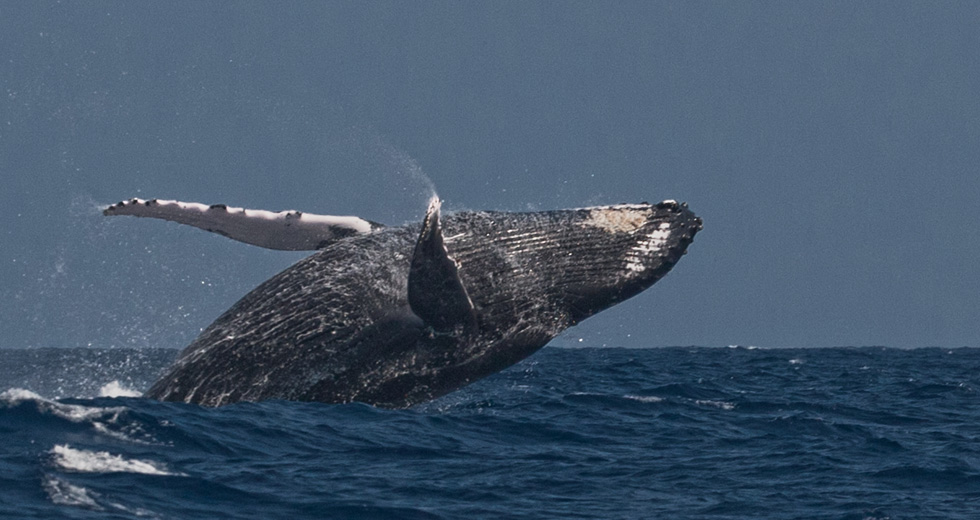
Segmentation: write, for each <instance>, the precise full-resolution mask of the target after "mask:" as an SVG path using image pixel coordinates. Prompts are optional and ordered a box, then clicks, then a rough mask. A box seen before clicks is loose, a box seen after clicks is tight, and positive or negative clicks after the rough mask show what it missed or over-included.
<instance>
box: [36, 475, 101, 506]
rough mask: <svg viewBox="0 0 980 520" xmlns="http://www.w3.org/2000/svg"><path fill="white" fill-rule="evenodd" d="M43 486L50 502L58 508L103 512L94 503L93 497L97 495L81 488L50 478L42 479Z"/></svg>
mask: <svg viewBox="0 0 980 520" xmlns="http://www.w3.org/2000/svg"><path fill="white" fill-rule="evenodd" d="M43 486H44V491H45V492H46V493H47V494H48V498H49V499H51V502H52V503H54V504H57V505H59V506H75V507H87V508H90V509H95V510H97V511H104V510H105V509H104V508H103V507H102V506H100V505H99V503H98V502H96V501H95V497H97V496H99V495H98V494H97V493H95V492H93V491H89V490H88V489H86V488H84V487H82V486H76V485H74V484H71V483H68V482H65V481H64V480H61V479H59V478H57V477H52V476H46V477H45V478H44V483H43Z"/></svg>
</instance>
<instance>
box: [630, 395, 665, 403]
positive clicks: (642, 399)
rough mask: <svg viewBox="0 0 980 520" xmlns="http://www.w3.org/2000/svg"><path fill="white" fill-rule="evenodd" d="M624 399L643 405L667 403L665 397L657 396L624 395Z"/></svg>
mask: <svg viewBox="0 0 980 520" xmlns="http://www.w3.org/2000/svg"><path fill="white" fill-rule="evenodd" d="M623 397H624V398H626V399H632V400H634V401H639V402H641V403H662V402H664V401H665V399H664V398H663V397H657V396H655V395H624V396H623Z"/></svg>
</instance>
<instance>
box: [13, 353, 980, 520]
mask: <svg viewBox="0 0 980 520" xmlns="http://www.w3.org/2000/svg"><path fill="white" fill-rule="evenodd" d="M175 355H176V352H175V351H173V350H146V349H144V350H127V349H112V350H99V349H29V350H14V349H6V350H0V391H3V390H5V391H3V393H2V394H0V517H3V518H100V519H101V518H176V519H187V518H209V519H210V518H344V519H347V518H379V519H381V518H384V519H398V518H407V519H442V518H445V519H450V518H467V519H472V518H527V519H537V518H542V519H543V518H555V519H559V518H560V519H567V518H601V519H620V518H621V519H627V518H629V519H633V518H636V519H646V518H667V519H671V518H704V519H725V518H738V519H743V518H772V519H794V518H798V519H855V520H860V519H878V520H882V519H931V518H935V519H976V518H980V394H978V389H980V349H968V348H961V349H952V350H950V349H939V348H923V349H915V350H897V349H888V348H833V349H750V348H662V349H660V348H658V349H652V348H651V349H617V348H601V349H598V348H586V349H572V348H557V347H549V348H545V349H543V350H542V351H540V352H538V353H537V354H535V355H534V356H532V357H531V358H529V359H527V360H525V361H524V362H522V363H520V364H518V365H516V366H514V367H512V368H511V369H509V370H506V371H504V372H502V373H500V374H497V375H495V376H493V377H490V378H487V379H485V380H483V381H480V382H478V383H476V384H474V385H472V386H469V387H467V388H464V389H462V390H461V391H458V392H456V393H454V394H451V395H449V396H446V397H444V398H442V399H439V400H437V401H435V402H432V403H428V404H425V405H422V406H418V407H416V408H413V409H409V410H399V411H391V410H381V409H376V408H372V407H370V406H365V405H360V404H351V405H324V404H317V403H295V402H280V401H276V402H265V403H261V404H236V405H231V406H227V407H223V408H218V409H208V408H201V407H198V406H196V405H185V404H173V403H161V402H155V401H150V400H144V399H141V398H139V397H104V396H100V395H115V396H119V395H125V394H136V393H138V392H139V391H141V390H144V389H145V388H147V387H148V386H149V384H150V383H151V382H152V380H153V379H154V378H155V377H156V375H157V374H159V373H160V371H161V370H163V369H164V368H165V367H166V366H167V365H168V364H169V363H170V362H171V361H172V360H173V358H174V357H175Z"/></svg>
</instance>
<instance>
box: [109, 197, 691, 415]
mask: <svg viewBox="0 0 980 520" xmlns="http://www.w3.org/2000/svg"><path fill="white" fill-rule="evenodd" d="M103 213H104V214H105V215H133V216H137V217H154V218H159V219H164V220H171V221H176V222H180V223H183V224H188V225H191V226H195V227H198V228H201V229H205V230H207V231H212V232H216V233H219V234H222V235H224V236H227V237H229V238H232V239H235V240H239V241H242V242H247V243H250V244H254V245H258V246H261V247H267V248H272V249H284V250H317V252H316V253H315V254H312V255H311V256H309V257H306V258H304V259H303V260H300V261H299V262H297V263H296V264H294V265H293V266H292V267H289V268H287V269H286V270H284V271H283V272H281V273H279V274H277V275H275V276H273V277H272V278H270V279H269V280H267V281H265V282H264V283H262V284H261V285H259V286H258V287H256V288H255V289H254V290H252V291H251V292H250V293H248V294H247V295H245V296H244V297H243V298H242V299H241V300H239V301H238V302H237V303H235V305H233V306H232V307H231V308H230V309H228V310H227V311H226V312H225V313H224V314H222V315H221V316H220V317H219V318H218V319H217V320H215V321H214V323H212V324H211V325H210V326H209V327H208V328H207V329H205V330H204V331H203V332H202V333H201V335H200V336H199V337H198V338H197V339H196V340H194V342H193V343H191V344H190V345H189V346H187V348H186V349H184V351H183V352H182V353H181V354H180V356H179V357H178V359H177V361H176V362H175V363H174V365H173V366H172V367H171V368H170V369H169V371H168V372H167V373H166V374H164V375H163V377H162V378H161V379H160V380H159V381H157V382H156V383H155V384H154V385H153V386H152V387H151V388H150V389H149V390H148V391H147V392H146V394H145V396H146V397H150V398H155V399H162V400H167V401H183V402H188V403H198V404H201V405H207V406H219V405H225V404H229V403H235V402H239V401H261V400H266V399H287V400H300V401H321V402H326V403H347V402H352V401H358V402H364V403H368V404H372V405H375V406H379V407H386V408H403V407H408V406H412V405H414V404H417V403H421V402H424V401H428V400H430V399H434V398H436V397H439V396H441V395H444V394H447V393H449V392H452V391H453V390H456V389H458V388H460V387H462V386H465V385H467V384H469V383H472V382H474V381H476V380H478V379H480V378H482V377H485V376H488V375H490V374H493V373H495V372H498V371H500V370H502V369H504V368H506V367H508V366H510V365H513V364H514V363H517V362H518V361H520V360H522V359H524V358H525V357H527V356H529V355H530V354H532V353H533V352H535V351H536V350H538V349H540V348H541V347H543V346H544V345H545V344H547V343H548V342H549V341H550V340H551V339H552V338H554V337H555V336H556V335H558V334H559V333H560V332H561V331H563V330H565V329H566V328H568V327H570V326H572V325H575V324H576V323H578V322H580V321H581V320H583V319H585V318H587V317H589V316H591V315H593V314H595V313H597V312H599V311H601V310H603V309H606V308H608V307H610V306H612V305H614V304H616V303H619V302H621V301H623V300H625V299H627V298H630V297H632V296H634V295H636V294H638V293H639V292H641V291H643V290H644V289H646V288H648V287H650V286H651V285H653V283H654V282H656V281H657V280H659V279H660V278H661V277H663V276H664V275H665V274H666V273H667V271H669V270H670V269H671V267H673V266H674V264H675V263H676V262H677V261H678V260H680V258H681V256H682V255H683V254H684V253H685V252H686V249H687V246H688V245H689V244H690V243H691V241H692V239H693V238H694V235H695V234H696V233H697V232H698V231H699V230H700V229H701V219H700V218H698V217H696V216H695V215H694V214H693V213H692V212H691V211H690V210H688V209H687V205H686V204H678V203H677V202H675V201H672V200H667V201H664V202H661V203H659V204H648V203H642V204H620V205H614V206H601V207H589V208H580V209H567V210H554V211H541V212H529V213H507V212H494V211H478V212H458V213H452V214H447V215H441V214H440V202H439V201H438V199H436V198H433V199H432V201H431V202H430V204H429V207H428V211H427V212H426V215H425V218H424V219H423V220H422V222H421V223H414V224H408V225H404V226H401V227H385V226H383V225H381V224H378V223H375V222H370V221H367V220H363V219H360V218H357V217H335V216H325V215H312V214H309V213H301V212H298V211H283V212H279V213H274V212H270V211H262V210H247V209H242V208H233V207H228V206H225V205H223V204H218V205H212V206H207V205H204V204H196V203H186V202H178V201H166V200H156V199H154V200H140V199H132V200H129V201H123V202H120V203H118V204H114V205H111V206H109V207H107V208H106V209H105V210H104V212H103Z"/></svg>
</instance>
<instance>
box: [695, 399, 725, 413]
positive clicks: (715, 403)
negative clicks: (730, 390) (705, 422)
mask: <svg viewBox="0 0 980 520" xmlns="http://www.w3.org/2000/svg"><path fill="white" fill-rule="evenodd" d="M694 402H695V403H697V404H699V405H701V406H713V407H715V408H721V409H722V410H734V409H735V403H729V402H727V401H711V400H708V399H698V400H697V401H694Z"/></svg>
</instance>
